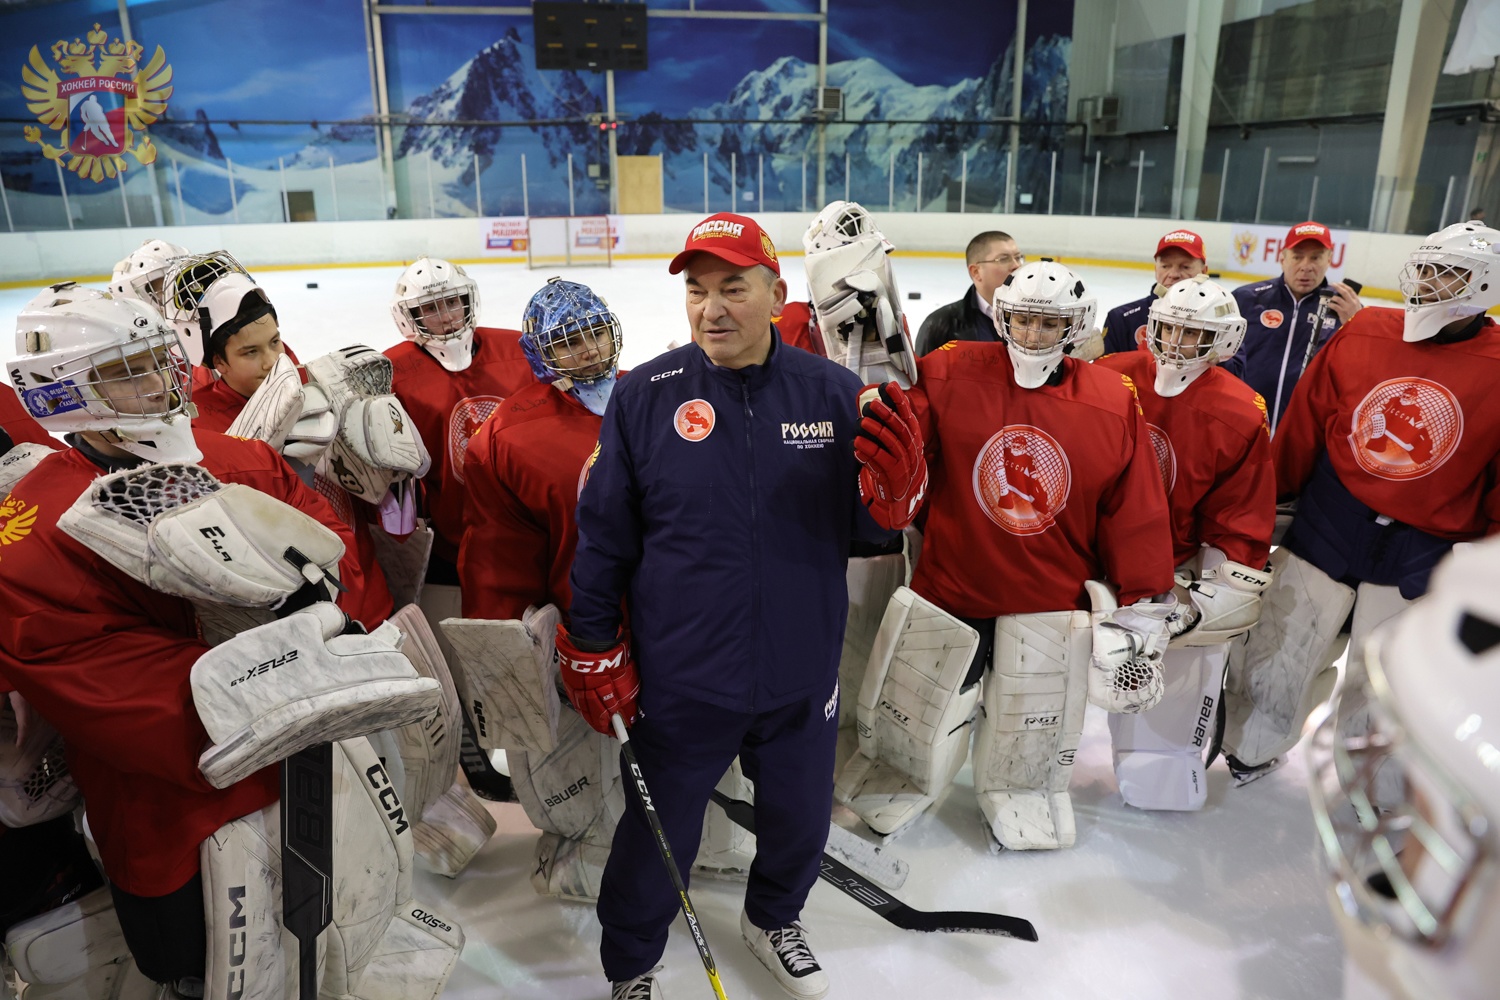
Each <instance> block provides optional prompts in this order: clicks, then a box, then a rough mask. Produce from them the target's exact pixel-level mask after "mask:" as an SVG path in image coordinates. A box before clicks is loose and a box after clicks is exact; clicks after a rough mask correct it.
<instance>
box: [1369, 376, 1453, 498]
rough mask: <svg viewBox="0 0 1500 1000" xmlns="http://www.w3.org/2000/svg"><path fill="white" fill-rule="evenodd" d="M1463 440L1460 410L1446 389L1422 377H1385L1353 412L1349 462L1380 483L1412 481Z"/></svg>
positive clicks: (1443, 460) (1437, 462) (1446, 458)
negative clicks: (1351, 454)
mask: <svg viewBox="0 0 1500 1000" xmlns="http://www.w3.org/2000/svg"><path fill="white" fill-rule="evenodd" d="M1463 436H1464V412H1463V410H1462V409H1461V408H1460V407H1459V405H1458V397H1457V396H1455V395H1454V394H1453V393H1452V392H1451V391H1449V390H1448V388H1447V387H1446V386H1442V385H1439V384H1438V383H1436V382H1432V381H1429V380H1428V379H1424V378H1393V379H1388V380H1386V381H1384V382H1382V383H1380V384H1379V385H1377V386H1376V387H1375V388H1373V389H1371V390H1370V392H1369V394H1368V395H1366V396H1365V398H1364V399H1362V400H1360V403H1359V405H1358V406H1356V407H1355V408H1354V419H1353V420H1352V421H1351V426H1350V429H1349V447H1350V448H1351V449H1352V450H1353V452H1354V461H1356V462H1357V463H1359V467H1360V468H1361V469H1364V470H1365V471H1366V472H1368V473H1369V474H1370V475H1372V476H1379V477H1380V478H1381V479H1395V480H1401V479H1417V478H1419V477H1421V476H1425V475H1427V474H1428V473H1429V472H1431V471H1433V470H1434V469H1436V468H1437V467H1438V466H1440V465H1442V464H1443V463H1444V462H1446V461H1448V459H1449V458H1450V457H1451V456H1452V455H1453V453H1454V451H1456V450H1457V449H1458V443H1459V441H1460V440H1461V439H1462V438H1463Z"/></svg>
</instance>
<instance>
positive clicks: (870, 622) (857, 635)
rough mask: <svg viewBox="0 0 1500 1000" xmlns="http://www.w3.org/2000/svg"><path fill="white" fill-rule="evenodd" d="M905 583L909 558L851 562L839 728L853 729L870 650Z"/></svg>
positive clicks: (847, 577) (841, 660) (868, 558)
mask: <svg viewBox="0 0 1500 1000" xmlns="http://www.w3.org/2000/svg"><path fill="white" fill-rule="evenodd" d="M905 581H906V557H905V556H904V555H902V554H901V553H899V552H895V553H890V554H888V555H882V556H865V557H854V558H851V559H850V560H849V569H848V571H847V572H846V573H845V582H846V584H847V585H848V588H849V621H848V624H846V625H845V626H844V649H843V652H842V653H841V654H840V655H839V691H840V692H842V694H843V697H841V698H840V699H839V728H840V729H843V728H844V727H846V726H852V725H854V716H855V705H856V704H857V703H858V701H859V686H860V684H861V683H863V681H864V676H865V668H866V667H867V666H868V665H869V663H870V650H871V649H872V648H873V647H874V645H875V636H876V634H877V633H878V632H879V631H880V621H881V618H882V617H884V615H885V608H886V605H887V604H889V603H890V600H891V595H892V594H894V593H895V592H896V588H897V587H899V586H901V585H902V584H903V583H904V582H905Z"/></svg>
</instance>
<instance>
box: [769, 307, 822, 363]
mask: <svg viewBox="0 0 1500 1000" xmlns="http://www.w3.org/2000/svg"><path fill="white" fill-rule="evenodd" d="M812 320H813V314H812V303H810V302H788V303H787V304H786V307H785V308H783V309H782V310H781V315H780V316H772V317H771V322H773V323H775V324H776V329H778V330H780V331H781V342H782V343H783V344H791V345H792V346H793V347H800V348H802V349H803V350H804V351H808V352H809V353H812V354H816V355H817V356H818V357H820V358H821V357H826V356H827V355H826V354H825V353H824V350H823V338H821V337H819V336H818V335H817V334H816V333H815V332H813V328H812Z"/></svg>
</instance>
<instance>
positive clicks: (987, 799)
mask: <svg viewBox="0 0 1500 1000" xmlns="http://www.w3.org/2000/svg"><path fill="white" fill-rule="evenodd" d="M1091 631H1092V623H1091V620H1090V616H1089V614H1088V612H1085V611H1053V612H1046V613H1042V614H1030V615H1004V616H1002V617H1000V618H996V619H995V653H994V669H993V671H992V672H991V673H990V674H988V675H987V676H986V677H985V681H984V709H983V711H982V712H980V715H979V723H978V726H977V727H976V732H975V738H974V791H975V792H976V793H978V795H979V808H980V811H981V812H983V813H984V817H985V820H986V821H987V822H988V823H989V826H990V831H991V833H992V834H993V835H994V837H995V840H996V841H997V842H998V843H999V844H1000V846H1002V847H1004V848H1006V849H1008V850H1013V851H1023V850H1048V849H1055V848H1060V847H1071V846H1072V845H1073V842H1074V840H1075V839H1076V830H1075V827H1074V822H1073V802H1072V799H1071V798H1069V796H1068V782H1069V781H1070V780H1071V778H1072V774H1073V759H1074V756H1075V755H1076V754H1077V752H1078V739H1079V736H1080V735H1081V734H1082V732H1083V715H1084V709H1085V708H1086V707H1087V704H1088V677H1087V674H1088V670H1089V658H1090V645H1091V643H1090V633H1091Z"/></svg>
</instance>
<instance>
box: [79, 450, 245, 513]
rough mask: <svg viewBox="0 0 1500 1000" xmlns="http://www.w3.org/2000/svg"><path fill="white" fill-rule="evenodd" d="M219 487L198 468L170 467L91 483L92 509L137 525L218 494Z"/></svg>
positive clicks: (129, 472)
mask: <svg viewBox="0 0 1500 1000" xmlns="http://www.w3.org/2000/svg"><path fill="white" fill-rule="evenodd" d="M220 488H221V484H220V483H219V481H218V480H217V479H215V478H214V477H213V474H212V473H210V472H209V471H208V470H207V469H205V468H203V467H202V466H199V465H188V464H185V463H175V462H174V463H169V464H164V465H144V466H141V467H140V468H138V469H129V470H127V471H125V472H117V473H115V474H114V475H111V476H104V477H102V478H101V479H99V480H97V481H95V483H94V506H95V507H98V508H99V509H101V510H105V511H109V512H110V513H113V514H117V515H119V516H120V517H123V518H125V519H127V520H130V521H134V522H135V523H136V524H150V523H151V522H152V521H153V520H155V519H156V517H157V516H158V515H159V514H161V513H162V512H163V511H168V510H171V509H173V508H174V507H181V506H182V505H183V504H187V503H192V502H193V501H194V500H198V499H201V498H203V497H206V496H209V495H210V494H213V493H217V492H218V491H219V489H220Z"/></svg>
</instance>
